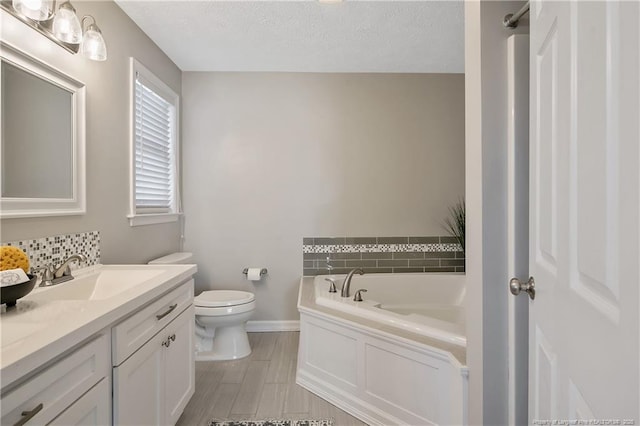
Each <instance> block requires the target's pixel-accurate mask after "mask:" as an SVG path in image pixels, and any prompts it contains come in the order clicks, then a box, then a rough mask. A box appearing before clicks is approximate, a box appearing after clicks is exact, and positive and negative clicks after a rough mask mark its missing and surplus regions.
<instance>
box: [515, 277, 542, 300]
mask: <svg viewBox="0 0 640 426" xmlns="http://www.w3.org/2000/svg"><path fill="white" fill-rule="evenodd" d="M509 290H511V294H513V295H514V296H517V295H519V294H520V292H521V291H524V292H526V293H527V294H528V295H529V298H530V299H531V300H533V299H535V298H536V282H535V280H534V279H533V277H529V280H528V281H527V282H526V283H522V282H521V281H520V280H519V279H517V278H511V281H509Z"/></svg>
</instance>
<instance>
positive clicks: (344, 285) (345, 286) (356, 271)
mask: <svg viewBox="0 0 640 426" xmlns="http://www.w3.org/2000/svg"><path fill="white" fill-rule="evenodd" d="M353 274H360V275H364V271H363V270H362V268H355V269H352V270H351V271H349V273H348V274H347V276H346V278H345V279H344V282H343V283H342V290H341V291H340V296H342V297H349V287H351V278H353Z"/></svg>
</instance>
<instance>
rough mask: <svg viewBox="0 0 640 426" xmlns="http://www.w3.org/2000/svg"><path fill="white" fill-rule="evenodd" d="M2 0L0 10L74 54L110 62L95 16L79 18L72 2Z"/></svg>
mask: <svg viewBox="0 0 640 426" xmlns="http://www.w3.org/2000/svg"><path fill="white" fill-rule="evenodd" d="M55 6H56V0H0V7H1V8H2V9H4V10H6V11H7V12H9V13H10V14H11V15H13V16H15V17H16V18H18V19H19V20H21V21H22V22H24V23H25V24H27V25H29V26H30V27H31V28H33V29H35V30H36V31H38V32H39V33H41V34H42V35H44V36H45V37H47V38H49V39H50V40H53V41H54V42H56V43H57V44H58V45H60V46H62V47H63V48H65V49H67V50H68V51H69V52H71V53H74V54H75V53H78V52H80V53H81V54H82V55H83V56H85V57H86V58H88V59H91V60H94V61H105V60H106V59H107V45H106V43H105V42H104V38H103V37H102V32H101V31H100V28H98V25H96V20H95V18H94V17H93V16H90V15H86V16H84V17H83V18H82V21H80V19H78V15H76V10H75V8H74V7H73V6H72V5H71V2H70V1H69V0H65V1H63V2H62V3H61V4H60V6H59V7H58V10H57V11H56V7H55Z"/></svg>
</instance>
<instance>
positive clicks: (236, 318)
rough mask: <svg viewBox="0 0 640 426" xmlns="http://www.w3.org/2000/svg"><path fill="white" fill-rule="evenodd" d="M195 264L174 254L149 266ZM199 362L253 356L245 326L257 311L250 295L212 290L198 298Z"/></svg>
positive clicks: (180, 255) (187, 255)
mask: <svg viewBox="0 0 640 426" xmlns="http://www.w3.org/2000/svg"><path fill="white" fill-rule="evenodd" d="M180 263H183V264H184V263H193V255H192V254H191V253H172V254H170V255H167V256H164V257H161V258H158V259H155V260H152V261H151V262H149V264H180ZM194 305H195V311H196V361H220V360H229V359H239V358H244V357H246V356H247V355H249V354H250V353H251V346H250V345H249V339H248V337H247V331H246V329H245V324H246V323H247V321H248V320H249V318H251V315H253V311H254V310H255V308H256V302H255V296H254V295H253V293H250V292H248V291H235V290H209V291H203V292H202V293H200V294H199V295H198V296H196V297H195V298H194Z"/></svg>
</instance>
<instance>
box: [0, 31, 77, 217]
mask: <svg viewBox="0 0 640 426" xmlns="http://www.w3.org/2000/svg"><path fill="white" fill-rule="evenodd" d="M0 77H1V80H2V86H1V90H0V94H1V103H2V104H1V109H0V111H1V113H0V128H1V129H2V135H1V139H0V145H1V150H0V166H1V173H0V195H1V197H0V217H2V218H11V217H34V216H61V215H74V214H84V213H85V212H86V207H85V154H84V153H85V85H84V84H83V83H81V82H79V81H77V80H76V79H74V78H72V77H70V76H68V75H66V74H64V73H62V72H60V71H59V70H57V69H55V68H53V67H51V66H49V65H47V64H45V63H43V62H41V61H39V60H37V59H35V58H33V57H31V56H29V55H27V54H26V53H24V52H22V51H20V50H18V49H16V48H14V47H12V46H9V45H7V44H5V43H0Z"/></svg>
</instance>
